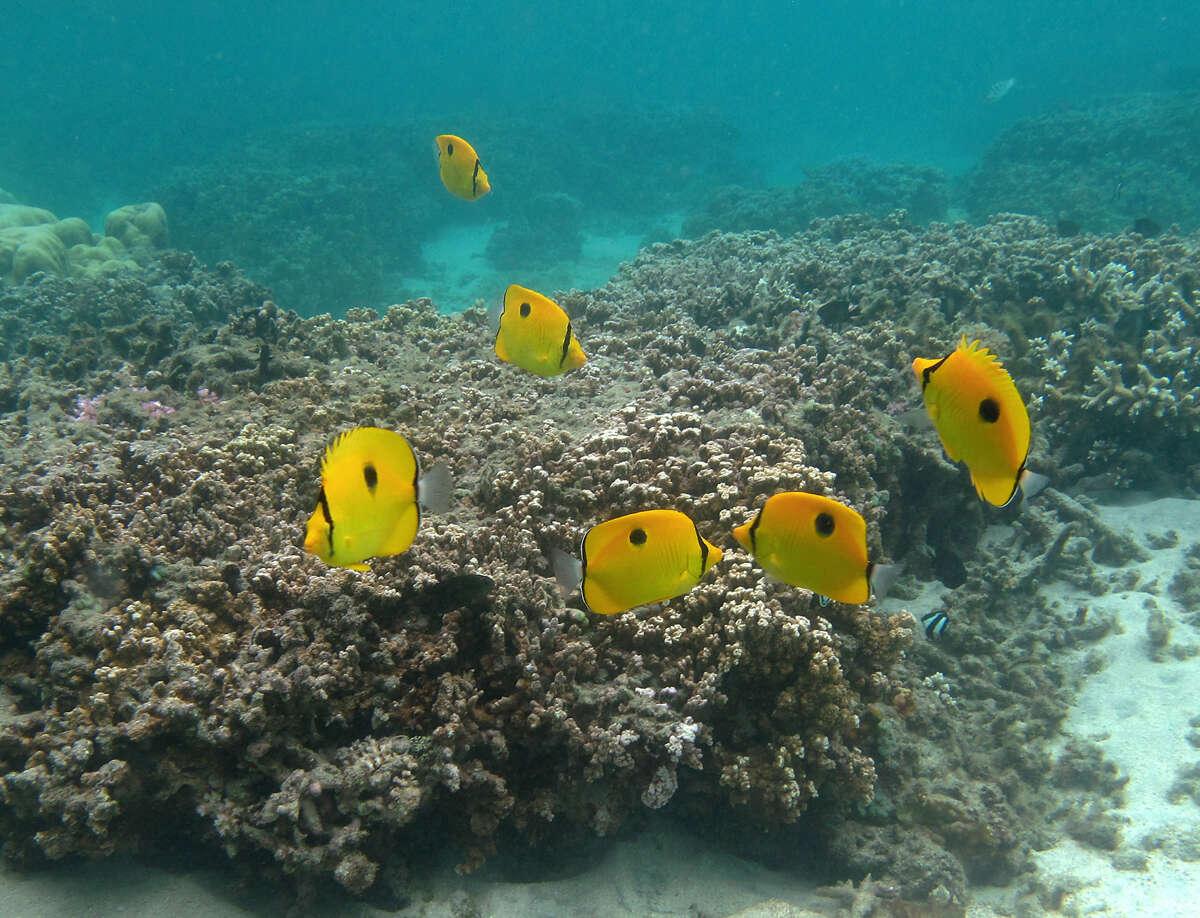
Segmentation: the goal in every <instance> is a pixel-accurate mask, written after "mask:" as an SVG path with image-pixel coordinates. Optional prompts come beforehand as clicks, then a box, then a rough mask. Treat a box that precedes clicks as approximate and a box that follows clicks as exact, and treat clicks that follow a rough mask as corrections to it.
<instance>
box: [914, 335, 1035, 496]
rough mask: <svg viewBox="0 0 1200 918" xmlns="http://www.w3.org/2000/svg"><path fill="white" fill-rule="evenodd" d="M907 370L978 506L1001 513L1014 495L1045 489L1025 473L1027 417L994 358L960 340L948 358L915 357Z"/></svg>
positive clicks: (1010, 382)
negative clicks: (960, 464) (962, 467)
mask: <svg viewBox="0 0 1200 918" xmlns="http://www.w3.org/2000/svg"><path fill="white" fill-rule="evenodd" d="M912 367H913V372H914V373H915V374H916V375H917V379H918V380H920V382H921V394H922V395H923V396H924V397H925V410H926V411H927V412H928V413H929V417H930V419H931V420H932V421H933V426H934V427H936V428H937V432H938V436H939V437H941V440H942V447H943V448H944V449H945V450H946V455H947V456H949V457H950V458H951V460H953V461H954V462H964V463H966V466H967V468H968V470H970V472H971V483H972V484H973V485H975V490H976V492H978V494H979V497H980V498H981V499H982V500H986V501H987V502H988V503H989V504H994V505H995V506H997V507H1003V506H1004V505H1005V504H1008V503H1009V502H1010V501H1012V500H1014V499H1015V498H1016V496H1017V491H1018V490H1019V491H1021V492H1022V493H1024V495H1025V496H1026V497H1027V498H1028V497H1033V495H1034V494H1036V493H1037V492H1038V491H1040V490H1041V489H1042V488H1043V487H1045V485H1046V482H1047V481H1048V479H1047V478H1046V476H1045V475H1039V474H1037V473H1036V472H1031V471H1029V470H1028V469H1027V468H1025V460H1026V459H1027V458H1028V456H1029V439H1030V428H1029V413H1028V412H1027V411H1026V410H1025V403H1024V402H1023V401H1021V394H1020V393H1019V392H1017V386H1016V383H1014V382H1013V381H1012V377H1011V376H1009V375H1008V371H1007V370H1005V369H1004V367H1003V366H1001V365H1000V361H999V360H997V359H996V357H995V355H994V354H992V353H991V352H990V351H988V349H987V348H986V347H983V346H982V345H980V343H979V342H978V341H972V342H971V343H970V344H968V343H967V337H966V335H963V338H962V341H961V342H960V343H959V345H958V347H957V348H955V349H954V351H953V352H952V353H950V354H948V355H947V356H945V357H943V358H941V359H940V360H938V359H933V360H930V359H926V358H924V357H918V358H916V359H915V360H914V361H913V364H912Z"/></svg>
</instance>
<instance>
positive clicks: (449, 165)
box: [434, 134, 492, 201]
mask: <svg viewBox="0 0 1200 918" xmlns="http://www.w3.org/2000/svg"><path fill="white" fill-rule="evenodd" d="M434 144H435V145H436V147H437V154H438V172H439V173H440V174H441V176H442V184H443V185H445V186H446V190H447V191H449V192H450V193H451V194H453V195H456V196H458V197H460V198H462V199H463V200H465V201H477V200H479V198H482V197H483V196H484V195H485V194H487V193H488V192H489V191H491V190H492V186H491V184H490V183H489V182H488V177H487V173H486V172H484V171H483V166H482V165H481V164H480V162H479V154H477V153H476V152H475V148H474V147H472V146H471V145H470V144H469V143H467V142H466V141H465V140H463V139H462V138H461V137H456V136H454V135H453V134H439V135H438V136H437V139H436V140H435V141H434Z"/></svg>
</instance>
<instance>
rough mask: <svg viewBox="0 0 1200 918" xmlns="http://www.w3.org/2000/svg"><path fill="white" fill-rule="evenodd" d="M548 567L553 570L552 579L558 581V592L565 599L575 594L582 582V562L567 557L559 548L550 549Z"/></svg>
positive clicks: (569, 556)
mask: <svg viewBox="0 0 1200 918" xmlns="http://www.w3.org/2000/svg"><path fill="white" fill-rule="evenodd" d="M550 566H551V567H552V568H554V579H555V580H557V581H558V591H559V592H560V593H561V594H562V597H563V599H566V598H567V597H568V596H570V595H571V594H572V593H574V592H575V589H576V587H578V586H579V584H580V582H582V580H583V562H582V561H580V560H579V559H578V558H574V557H572V556H571V555H568V554H567V553H566V552H565V551H563V550H562V549H560V548H552V549H550Z"/></svg>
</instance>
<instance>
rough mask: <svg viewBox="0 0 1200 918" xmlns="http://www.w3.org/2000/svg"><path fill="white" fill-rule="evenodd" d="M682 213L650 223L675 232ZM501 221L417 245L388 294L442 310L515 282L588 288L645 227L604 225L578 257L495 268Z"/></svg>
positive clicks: (621, 258) (611, 269) (627, 254)
mask: <svg viewBox="0 0 1200 918" xmlns="http://www.w3.org/2000/svg"><path fill="white" fill-rule="evenodd" d="M682 222H683V221H682V217H678V216H676V217H671V218H669V219H665V220H659V221H658V222H657V223H656V224H655V226H656V227H662V228H664V229H666V230H668V231H669V232H671V233H677V232H678V231H679V229H680V227H681V226H682ZM502 225H503V223H480V224H475V225H472V226H451V227H447V228H446V229H445V230H443V231H442V232H441V233H439V234H438V236H437V237H436V238H434V239H432V240H431V241H429V242H427V243H425V245H423V246H422V247H421V258H422V261H423V263H424V270H423V271H422V272H421V273H420V274H419V275H404V276H397V277H396V278H394V279H393V284H394V291H395V292H394V298H395V300H396V302H404V301H405V300H408V299H416V298H417V297H429V298H430V299H431V300H433V301H434V303H436V304H437V307H438V309H439V310H441V311H442V312H445V313H453V312H462V311H463V310H464V309H466V308H468V307H469V306H472V305H474V303H475V302H476V301H477V300H483V301H484V303H485V304H490V303H492V302H494V301H495V300H496V299H497V298H498V297H500V296H501V295H502V294H503V293H504V289H505V288H506V287H507V286H508V285H509V284H521V285H522V286H525V287H530V288H532V289H534V290H538V291H540V292H542V293H545V294H547V295H552V294H553V292H554V291H558V290H594V289H596V288H597V287H603V286H604V285H605V284H607V283H608V282H609V280H611V279H612V277H613V275H614V274H616V273H617V268H619V267H620V265H621V263H622V262H625V261H629V260H630V259H632V258H633V257H634V256H635V255H637V253H638V250H639V248H640V247H641V244H642V240H643V238H644V233H645V231H646V230H647V229H649V227H643V226H627V227H614V226H605V227H604V228H603V230H596V231H591V232H588V231H585V232H584V233H583V245H582V248H581V252H580V255H579V257H578V258H574V259H570V260H567V261H563V262H561V263H558V264H553V265H537V266H531V267H530V269H529V270H528V271H499V270H497V269H496V268H495V267H494V266H493V265H492V263H491V261H490V260H489V259H488V257H487V246H488V242H489V241H490V240H491V238H492V233H494V232H495V231H496V229H497V228H499V227H500V226H502Z"/></svg>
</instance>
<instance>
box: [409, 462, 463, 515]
mask: <svg viewBox="0 0 1200 918" xmlns="http://www.w3.org/2000/svg"><path fill="white" fill-rule="evenodd" d="M453 496H454V476H453V475H451V474H450V466H449V465H447V464H446V463H445V462H439V463H437V464H436V465H434V467H433V468H431V469H430V470H429V471H428V472H426V473H425V474H424V475H422V476H421V480H420V481H418V482H417V501H418V502H419V503H420V505H421V506H422V507H424V508H425V509H426V510H428V511H429V512H430V513H445V512H446V511H447V510H449V509H450V498H451V497H453Z"/></svg>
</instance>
